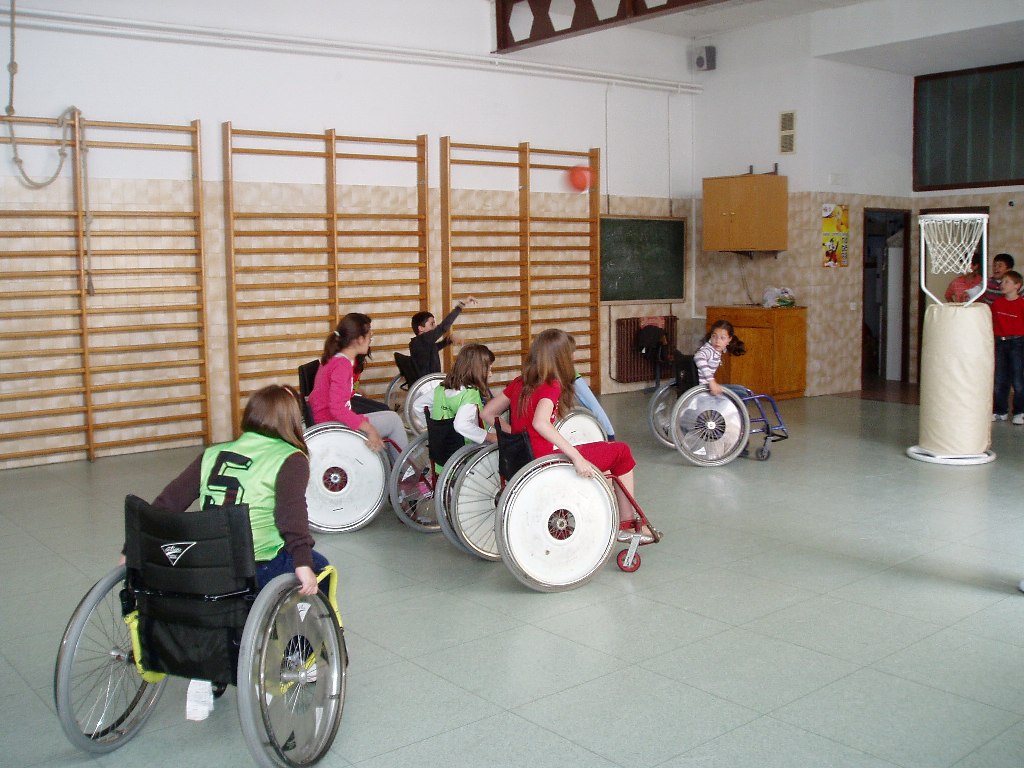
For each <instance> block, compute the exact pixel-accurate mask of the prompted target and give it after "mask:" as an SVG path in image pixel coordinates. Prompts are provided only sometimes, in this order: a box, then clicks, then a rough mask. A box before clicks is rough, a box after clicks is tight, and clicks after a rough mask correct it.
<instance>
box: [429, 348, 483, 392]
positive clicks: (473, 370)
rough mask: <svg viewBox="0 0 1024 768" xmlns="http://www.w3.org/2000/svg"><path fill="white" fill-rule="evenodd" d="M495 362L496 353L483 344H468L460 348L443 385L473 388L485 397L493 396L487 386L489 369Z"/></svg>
mask: <svg viewBox="0 0 1024 768" xmlns="http://www.w3.org/2000/svg"><path fill="white" fill-rule="evenodd" d="M493 362H494V353H493V352H491V350H489V349H488V348H487V347H485V346H484V345H483V344H467V345H466V346H464V347H463V348H462V349H461V350H459V355H458V357H456V358H455V364H454V365H453V366H452V369H451V371H450V372H449V373H448V375H447V376H445V377H444V381H442V382H441V386H442V387H444V388H445V389H462V388H463V387H467V388H470V387H471V388H473V389H475V390H477V391H479V392H480V395H481V396H482V397H483V398H484V399H485V400H487V399H489V398H490V396H491V390H490V389H489V388H488V386H487V371H488V370H489V369H490V367H491V363H493Z"/></svg>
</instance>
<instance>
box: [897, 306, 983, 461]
mask: <svg viewBox="0 0 1024 768" xmlns="http://www.w3.org/2000/svg"><path fill="white" fill-rule="evenodd" d="M994 360H995V341H994V339H993V336H992V314H991V312H990V311H989V308H988V306H987V305H986V304H980V303H979V304H969V305H963V304H931V305H929V306H928V309H927V310H926V311H925V315H924V338H923V340H922V342H921V408H920V426H919V433H918V439H919V440H920V442H919V444H918V445H915V446H912V447H911V448H908V449H907V455H908V456H910V457H911V458H912V459H918V460H919V461H928V462H933V463H937V464H985V463H987V462H989V461H992V460H993V459H995V457H996V455H995V453H994V452H993V451H992V450H990V446H991V444H992V384H993V369H994Z"/></svg>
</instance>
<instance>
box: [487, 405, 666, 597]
mask: <svg viewBox="0 0 1024 768" xmlns="http://www.w3.org/2000/svg"><path fill="white" fill-rule="evenodd" d="M496 425H497V422H496ZM497 434H498V464H499V470H498V471H499V474H500V476H501V478H502V479H504V480H505V483H504V486H503V488H502V490H501V493H500V496H499V497H498V509H497V513H496V516H495V521H494V536H495V542H496V545H497V549H498V552H499V553H500V556H501V560H502V561H503V562H504V563H505V565H506V567H507V568H508V569H509V571H510V572H511V573H512V575H513V576H515V578H516V579H517V580H518V581H519V582H520V583H522V584H524V585H526V586H527V587H529V588H530V589H534V590H537V591H538V592H561V591H565V590H569V589H575V588H577V587H580V586H582V585H583V584H586V583H587V582H588V581H590V580H591V579H592V578H593V577H594V576H595V575H597V573H598V572H599V571H600V570H601V569H602V568H603V567H604V565H605V564H606V563H607V562H608V560H609V558H610V557H611V554H612V551H613V550H614V548H615V545H616V542H617V541H620V540H621V539H620V538H619V536H620V534H625V535H626V539H627V540H628V546H627V548H626V549H623V550H621V551H620V552H619V554H618V555H617V557H616V562H617V564H618V566H619V568H620V569H621V570H623V571H625V572H627V573H632V572H634V571H636V570H637V569H638V568H639V567H640V555H639V554H638V552H637V550H638V549H639V547H640V546H643V543H642V540H641V536H642V534H641V531H642V529H643V527H644V526H645V525H646V526H648V527H649V528H650V529H651V530H652V531H654V533H655V536H654V541H653V542H650V543H656V542H658V541H659V540H660V539H661V534H660V532H658V531H656V529H655V528H654V526H653V525H651V524H650V521H649V520H648V519H647V517H646V515H644V512H643V510H642V509H640V506H639V504H637V502H636V500H635V499H634V498H633V497H632V496H631V495H630V494H629V493H628V492H627V491H626V490H625V488H623V487H622V484H621V482H620V481H619V480H618V479H617V478H610V479H609V478H608V477H606V476H605V475H604V474H603V473H601V472H597V473H596V474H595V476H594V477H592V478H582V477H580V476H579V475H577V474H576V469H575V468H574V467H573V465H572V462H571V461H570V460H569V459H568V458H567V457H566V456H564V455H561V454H550V455H548V456H543V457H541V458H539V459H534V458H533V452H532V450H531V448H530V443H529V440H528V438H527V437H526V435H525V433H509V432H505V431H504V430H502V429H501V428H500V425H498V429H497ZM613 483H615V484H616V485H618V487H619V489H620V490H621V491H622V492H623V494H624V495H625V496H626V498H627V499H628V501H629V503H630V504H631V505H632V507H633V510H634V516H633V519H632V520H631V521H628V522H620V521H619V509H618V502H617V501H616V495H615V489H614V487H613Z"/></svg>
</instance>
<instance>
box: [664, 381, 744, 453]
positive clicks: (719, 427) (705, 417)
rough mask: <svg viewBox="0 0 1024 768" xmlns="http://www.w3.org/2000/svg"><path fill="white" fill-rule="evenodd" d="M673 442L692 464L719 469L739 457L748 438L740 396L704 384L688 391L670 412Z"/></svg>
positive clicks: (680, 397) (728, 390)
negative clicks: (716, 393)
mask: <svg viewBox="0 0 1024 768" xmlns="http://www.w3.org/2000/svg"><path fill="white" fill-rule="evenodd" d="M671 427H672V442H673V443H674V445H675V447H676V449H677V450H678V451H679V453H681V454H682V455H683V458H684V459H686V460H687V461H688V462H690V463H691V464H695V465H697V466H698V467H721V466H723V465H724V464H728V463H729V462H730V461H732V460H733V459H735V458H736V457H737V456H739V455H740V454H741V453H742V452H743V449H744V447H745V446H746V444H747V438H748V437H749V436H750V414H749V413H748V412H747V406H746V405H745V404H744V402H743V401H742V400H741V399H740V397H739V395H737V394H736V393H735V392H733V391H732V390H730V389H723V390H722V394H721V395H712V394H711V391H710V390H709V389H708V387H707V385H706V384H701V385H699V386H696V387H693V388H692V389H688V390H687V391H686V392H684V393H683V394H682V395H680V396H679V399H678V400H677V401H676V404H675V406H673V408H672V419H671Z"/></svg>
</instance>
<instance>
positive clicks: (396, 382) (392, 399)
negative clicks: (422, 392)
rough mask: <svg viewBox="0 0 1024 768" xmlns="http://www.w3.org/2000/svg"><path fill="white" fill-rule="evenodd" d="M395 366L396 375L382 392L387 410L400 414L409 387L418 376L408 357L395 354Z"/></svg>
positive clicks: (398, 353)
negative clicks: (396, 369)
mask: <svg viewBox="0 0 1024 768" xmlns="http://www.w3.org/2000/svg"><path fill="white" fill-rule="evenodd" d="M395 366H396V367H397V368H398V375H397V376H395V378H393V379H392V380H391V381H390V382H389V383H388V386H387V389H385V390H384V402H385V404H386V405H387V406H388V409H389V410H392V411H396V412H398V413H402V412H403V410H402V409H403V407H404V406H405V399H406V395H407V393H408V392H409V387H411V386H412V385H413V384H414V383H415V382H416V379H417V378H418V376H417V375H416V367H415V366H414V365H413V362H412V358H411V357H409V355H403V354H402V353H401V352H395Z"/></svg>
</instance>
